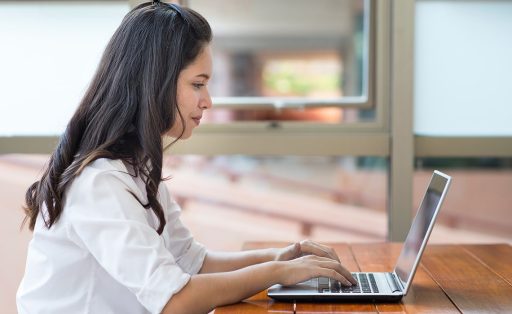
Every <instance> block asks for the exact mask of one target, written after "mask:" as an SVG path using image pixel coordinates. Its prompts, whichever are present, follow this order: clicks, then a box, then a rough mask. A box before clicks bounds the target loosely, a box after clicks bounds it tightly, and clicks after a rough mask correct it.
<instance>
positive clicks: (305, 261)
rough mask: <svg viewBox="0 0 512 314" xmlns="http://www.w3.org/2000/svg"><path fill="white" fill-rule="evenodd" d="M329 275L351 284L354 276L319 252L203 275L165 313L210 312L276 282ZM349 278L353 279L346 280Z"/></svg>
mask: <svg viewBox="0 0 512 314" xmlns="http://www.w3.org/2000/svg"><path fill="white" fill-rule="evenodd" d="M319 276H325V277H330V278H333V279H336V280H339V281H340V282H341V283H342V284H345V285H351V284H352V283H355V281H354V279H353V278H352V276H351V275H350V272H348V271H347V270H346V269H345V268H344V267H343V266H342V265H341V264H340V263H339V262H338V261H335V260H332V259H330V258H325V257H319V256H315V255H308V256H303V257H300V258H297V259H293V260H290V261H273V262H265V263H261V264H256V265H252V266H248V267H245V268H242V269H239V270H235V271H231V272H219V273H210V274H199V275H194V276H192V277H191V279H190V281H189V282H188V283H187V285H185V287H183V289H181V290H180V291H179V292H178V293H177V294H175V295H174V296H172V298H171V299H170V300H169V302H168V303H167V305H166V306H165V307H164V309H163V311H162V313H164V314H170V313H173V314H176V313H207V312H209V311H211V310H212V309H214V308H216V307H218V306H221V305H226V304H231V303H236V302H239V301H241V300H243V299H245V298H248V297H250V296H252V295H254V294H256V293H257V292H259V291H262V290H264V289H266V288H268V287H270V286H272V285H274V284H277V283H279V284H283V285H291V284H295V283H298V282H302V281H305V280H308V279H310V278H313V277H319ZM346 278H348V279H349V280H350V282H349V281H348V280H347V279H346Z"/></svg>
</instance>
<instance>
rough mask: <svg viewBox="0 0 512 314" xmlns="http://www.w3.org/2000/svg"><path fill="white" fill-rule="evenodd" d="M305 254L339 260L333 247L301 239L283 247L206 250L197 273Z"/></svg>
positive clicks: (224, 269) (288, 258) (234, 268)
mask: <svg viewBox="0 0 512 314" xmlns="http://www.w3.org/2000/svg"><path fill="white" fill-rule="evenodd" d="M307 254H311V255H317V256H321V257H328V258H330V259H333V260H336V261H338V262H339V258H338V256H337V255H336V252H335V251H334V250H333V249H331V248H329V247H327V246H324V245H322V244H319V243H316V242H313V241H309V240H303V241H301V242H297V243H294V244H292V245H289V246H287V247H284V248H270V249H260V250H249V251H241V252H212V251H208V253H207V254H206V257H205V259H204V261H203V266H202V267H201V270H200V271H199V273H200V274H207V273H217V272H227V271H233V270H237V269H241V268H244V267H247V266H250V265H255V264H260V263H265V262H270V261H288V260H291V259H294V258H297V257H300V256H302V255H307Z"/></svg>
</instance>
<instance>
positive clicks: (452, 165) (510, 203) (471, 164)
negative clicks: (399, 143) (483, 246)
mask: <svg viewBox="0 0 512 314" xmlns="http://www.w3.org/2000/svg"><path fill="white" fill-rule="evenodd" d="M434 169H439V170H441V171H443V172H445V173H446V174H448V175H450V176H452V178H453V181H452V184H451V187H450V190H449V192H448V194H447V196H446V199H445V202H444V204H443V208H442V209H441V212H440V213H439V217H438V220H437V223H436V227H435V228H434V231H433V233H432V236H431V240H432V241H433V242H457V243H462V242H466V243H480V242H493V243H497V242H509V243H512V220H511V219H510V218H509V217H510V212H511V211H512V194H511V193H510V191H511V190H512V159H511V158H505V159H503V158H417V159H416V171H415V173H414V204H415V208H417V206H419V203H420V200H421V198H422V197H423V193H424V192H425V191H424V188H425V186H426V184H427V182H428V180H429V179H430V176H431V174H432V170H434Z"/></svg>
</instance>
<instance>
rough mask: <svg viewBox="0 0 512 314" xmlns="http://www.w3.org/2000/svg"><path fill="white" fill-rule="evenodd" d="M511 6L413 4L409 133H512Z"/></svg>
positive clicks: (491, 3) (498, 3) (503, 3)
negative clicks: (412, 77) (410, 124)
mask: <svg viewBox="0 0 512 314" xmlns="http://www.w3.org/2000/svg"><path fill="white" fill-rule="evenodd" d="M511 17H512V2H510V1H417V2H416V17H415V23H416V24H415V45H416V47H415V56H414V60H415V77H414V82H415V91H414V95H415V98H414V106H415V107H414V115H415V117H414V131H415V133H416V134H420V135H433V136H443V135H444V136H465V135H467V136H510V135H512V123H510V117H512V106H511V105H510V104H511V103H512V94H511V93H510V86H511V83H512V80H511V78H510V73H511V72H512V58H510V56H511V55H512V41H511V40H510V34H511V33H512V18H511Z"/></svg>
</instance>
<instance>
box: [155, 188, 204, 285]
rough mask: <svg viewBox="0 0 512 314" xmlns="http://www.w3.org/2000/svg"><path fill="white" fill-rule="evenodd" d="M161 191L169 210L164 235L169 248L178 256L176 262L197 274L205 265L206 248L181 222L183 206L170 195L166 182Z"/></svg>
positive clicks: (167, 210)
mask: <svg viewBox="0 0 512 314" xmlns="http://www.w3.org/2000/svg"><path fill="white" fill-rule="evenodd" d="M159 193H160V195H161V199H162V203H163V204H164V206H166V212H167V215H166V221H167V224H166V227H165V229H164V235H163V236H164V238H165V239H166V242H167V243H168V245H167V248H168V249H169V250H170V251H171V254H172V255H173V256H175V257H176V262H177V263H178V265H179V266H180V267H181V268H182V269H183V270H184V271H186V272H187V273H189V274H191V275H195V274H197V273H199V271H200V270H201V267H202V266H203V262H204V259H205V257H206V249H205V247H204V246H203V245H201V244H200V243H199V242H197V241H196V240H195V239H194V238H193V236H192V234H191V233H190V231H189V230H188V229H187V228H186V227H185V226H184V225H183V223H182V222H181V219H180V215H181V208H180V206H179V205H178V203H176V201H174V200H173V199H172V198H171V197H170V195H169V192H168V190H167V187H166V186H165V185H164V184H162V185H161V186H160V191H159Z"/></svg>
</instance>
